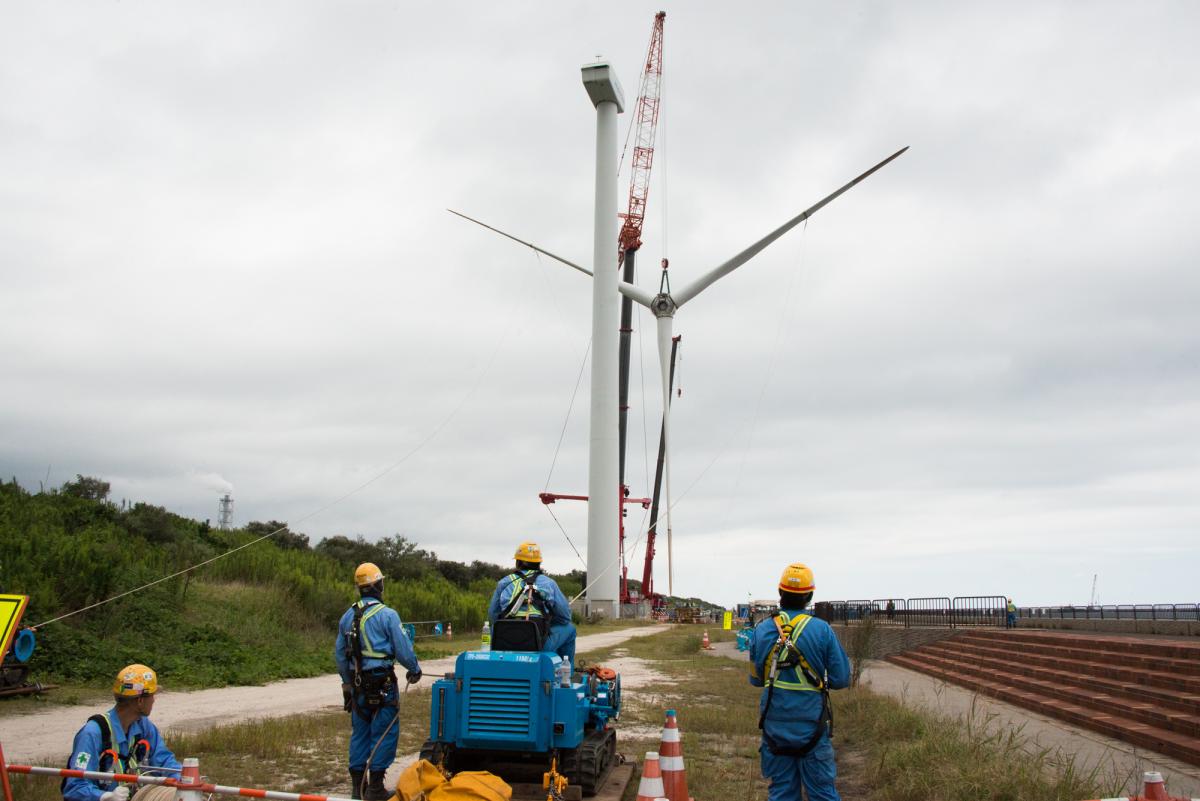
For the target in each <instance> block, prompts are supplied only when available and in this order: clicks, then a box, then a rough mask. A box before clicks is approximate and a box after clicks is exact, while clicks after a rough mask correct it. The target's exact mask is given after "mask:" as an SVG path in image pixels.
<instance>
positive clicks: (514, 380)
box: [0, 0, 1200, 604]
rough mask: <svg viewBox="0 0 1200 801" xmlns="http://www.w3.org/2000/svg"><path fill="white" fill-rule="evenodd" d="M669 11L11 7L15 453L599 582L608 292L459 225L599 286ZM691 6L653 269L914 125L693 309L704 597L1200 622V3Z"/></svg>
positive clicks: (686, 384)
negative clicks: (807, 587)
mask: <svg viewBox="0 0 1200 801" xmlns="http://www.w3.org/2000/svg"><path fill="white" fill-rule="evenodd" d="M659 7H660V6H659V5H655V4H645V3H632V2H631V3H618V4H612V3H608V4H597V3H540V4H537V3H503V4H498V3H443V4H420V5H417V4H411V5H410V4H405V3H398V2H373V1H366V0H364V1H362V2H342V3H333V2H329V3H313V2H305V3H296V2H278V3H268V2H253V3H242V2H217V3H200V2H192V3H186V2H170V3H164V2H149V1H148V0H124V1H123V2H91V3H81V2H75V3H68V2H45V3H34V2H25V3H16V2H13V3H9V4H7V5H6V10H5V14H4V22H3V24H2V25H0V275H2V277H3V284H2V290H0V337H2V338H3V342H4V347H3V348H0V376H3V378H2V379H0V473H2V474H3V475H4V476H5V477H8V476H16V478H17V479H18V480H19V481H20V482H21V484H22V485H24V486H25V487H27V488H31V489H35V490H36V489H37V487H38V486H39V483H40V482H46V483H47V486H58V485H61V484H62V483H63V482H64V481H67V480H70V479H71V478H73V477H74V476H75V475H76V474H77V473H82V474H85V475H94V476H99V477H102V478H104V479H106V480H108V481H110V482H111V483H112V487H113V497H114V498H115V499H117V500H121V499H128V500H130V501H147V502H150V503H154V504H160V505H165V506H167V507H168V508H170V509H172V510H173V511H176V512H178V513H180V514H185V515H189V516H192V517H196V518H200V519H203V518H211V519H213V520H214V521H215V519H216V516H217V498H218V495H219V494H220V493H222V492H224V491H231V492H232V494H233V496H234V498H235V502H236V508H235V522H236V523H238V524H245V523H246V522H248V521H250V520H267V519H279V520H287V521H289V522H291V523H292V526H293V528H294V529H296V530H299V531H303V532H305V533H307V534H309V536H310V538H311V539H312V540H313V541H316V540H318V539H320V538H322V537H326V536H331V535H335V534H346V535H351V536H353V535H362V536H364V537H367V538H368V539H375V538H378V537H381V536H385V535H389V534H396V533H399V534H403V535H404V536H406V537H409V538H410V539H412V540H415V541H416V542H418V543H419V544H420V545H421V546H422V547H425V548H429V549H432V550H434V551H436V552H437V553H438V554H439V555H440V556H442V557H445V558H453V559H463V560H470V559H473V558H482V559H487V560H491V561H496V562H507V561H508V560H509V558H510V557H511V554H512V550H513V548H514V546H515V544H516V543H517V542H518V541H520V540H522V539H525V538H533V539H536V540H538V541H540V542H541V544H542V546H543V548H544V550H545V552H546V555H547V560H546V564H547V567H548V568H549V569H552V570H569V569H571V568H574V567H579V566H581V565H580V562H579V560H578V559H577V557H576V556H575V554H574V553H573V551H572V549H571V546H570V545H569V544H568V542H567V540H566V538H565V537H564V536H563V533H562V532H560V531H559V529H558V527H557V525H556V524H555V521H554V520H553V519H552V518H551V517H550V515H549V514H547V511H546V510H545V509H544V508H543V507H542V505H541V503H540V502H539V501H538V498H537V493H538V492H540V491H542V490H543V489H544V488H546V487H547V477H548V475H549V474H550V469H551V463H552V460H553V459H554V456H555V449H556V444H557V443H558V439H559V434H560V431H562V429H563V421H564V419H566V416H567V409H568V405H569V402H570V400H571V397H572V392H573V389H574V387H575V381H576V376H577V375H578V374H579V371H580V367H581V364H582V359H583V358H584V353H585V350H586V349H587V346H588V339H589V336H590V323H589V315H590V291H591V288H590V285H589V283H588V279H586V278H585V277H583V276H581V275H580V274H578V273H576V272H574V271H571V270H569V269H566V268H564V267H562V266H561V265H558V264H556V263H554V262H551V261H548V260H546V259H544V258H541V259H539V258H538V257H537V256H535V255H534V254H533V253H532V252H531V251H529V250H527V249H524V248H521V247H519V246H517V245H515V244H513V243H511V242H509V241H507V240H504V239H501V238H499V237H497V236H496V235H495V234H492V233H490V232H487V231H485V230H483V229H480V228H477V227H475V226H472V225H470V224H469V223H466V222H464V221H462V220H460V219H459V218H456V217H453V216H452V215H450V214H448V213H446V211H445V209H446V208H447V207H452V208H457V209H461V210H463V211H465V212H466V213H468V214H472V215H474V216H478V217H480V218H483V219H485V220H487V221H489V222H491V223H492V224H494V225H497V226H499V227H502V228H505V229H507V230H510V231H512V232H513V233H515V234H517V235H518V236H522V237H524V238H528V239H533V240H535V241H537V242H538V243H539V244H541V245H542V246H544V247H546V248H548V249H550V250H552V251H555V252H557V253H560V254H562V255H564V256H566V257H568V258H573V259H575V260H577V261H580V262H582V263H588V262H589V261H590V259H591V248H592V230H591V228H592V205H593V192H594V186H593V170H594V162H593V159H594V147H595V144H594V135H595V133H594V132H595V114H594V111H593V109H592V106H591V104H590V102H589V101H588V99H587V96H586V94H585V92H584V90H583V88H582V86H581V83H580V73H579V68H580V66H581V65H583V64H584V63H587V62H590V61H592V60H594V59H595V57H596V56H597V55H600V56H603V57H604V58H606V59H608V60H610V61H611V63H612V64H613V65H614V67H615V70H616V72H617V74H618V76H619V78H620V80H621V81H622V83H623V85H624V89H625V94H626V97H627V98H628V105H629V106H630V109H629V111H632V105H633V101H634V99H635V98H636V95H637V91H638V84H639V70H640V67H641V62H642V60H643V58H644V54H645V49H646V44H647V41H648V39H649V34H650V28H651V23H652V21H653V15H654V12H655V11H657V10H658V9H659ZM665 10H666V11H667V20H666V36H665V48H664V53H665V80H664V88H663V101H662V117H661V121H660V130H659V139H658V150H657V154H656V158H655V164H654V179H653V183H652V188H651V192H650V201H649V212H648V215H647V221H646V226H645V231H644V236H643V239H644V241H645V243H646V244H645V246H644V247H643V249H642V251H641V253H640V254H639V263H640V264H641V265H642V266H643V267H644V268H645V269H643V270H641V271H639V272H640V274H639V277H638V283H639V285H641V286H642V287H644V288H647V289H650V290H654V289H656V288H657V284H658V275H657V273H658V269H657V264H658V261H659V259H661V258H662V257H664V256H666V257H668V258H669V259H670V263H671V275H672V280H673V282H674V284H675V285H676V286H680V285H682V284H683V283H685V282H686V281H688V280H690V279H691V278H692V277H695V276H696V275H698V274H699V273H700V272H701V271H703V270H705V269H707V268H709V267H711V266H714V265H715V264H716V263H718V262H720V261H722V260H724V259H725V258H727V257H728V256H730V255H732V254H733V253H736V252H737V251H738V250H740V249H741V248H742V247H744V246H745V245H747V244H749V243H750V242H752V241H753V240H755V239H757V238H758V237H759V236H761V235H762V234H764V233H766V232H767V231H769V230H771V229H772V228H774V227H775V226H777V225H778V224H780V223H781V222H783V221H784V220H786V219H787V218H789V217H791V216H793V215H795V214H797V213H798V212H799V211H801V210H802V209H804V208H805V207H807V206H808V205H810V204H811V203H813V202H814V201H816V200H818V199H819V198H820V197H822V196H824V195H825V194H827V193H828V192H830V191H832V190H833V189H834V188H836V187H837V186H839V185H840V184H842V183H843V182H844V181H846V180H848V179H849V178H851V177H853V176H854V175H857V174H858V173H859V172H861V171H863V170H864V169H866V168H867V167H869V166H870V165H872V164H874V163H875V162H877V161H879V160H880V159H882V158H883V157H885V156H886V155H888V154H890V153H892V152H894V151H895V150H897V149H898V148H900V147H902V146H904V145H909V146H911V150H910V151H909V152H908V153H907V154H906V155H904V156H903V157H902V158H900V159H899V160H898V161H896V162H894V163H893V164H892V165H890V166H888V167H887V168H885V169H884V170H882V171H881V172H879V173H878V174H876V175H875V176H873V177H872V178H870V179H869V180H868V181H866V182H865V183H863V184H861V185H860V186H858V187H857V188H855V189H854V190H852V191H851V192H850V193H848V194H846V195H844V196H843V197H842V198H840V199H838V200H837V201H835V202H834V203H833V204H831V205H830V206H828V207H826V208H825V209H824V210H822V211H821V212H820V213H819V214H817V215H816V216H815V217H813V219H812V220H811V221H810V222H809V223H808V224H807V227H800V228H797V229H795V230H794V231H792V232H791V233H790V234H788V235H787V236H786V237H784V238H783V239H781V240H780V241H778V242H777V243H776V244H774V245H773V246H771V247H770V248H769V249H768V250H767V251H765V252H764V253H763V254H762V255H760V256H759V257H758V258H756V259H755V260H754V261H752V262H750V263H749V264H748V265H747V266H746V267H744V268H743V269H742V270H740V271H738V272H736V273H734V274H733V275H732V276H730V277H728V278H726V279H724V280H722V281H721V282H720V283H718V284H717V285H715V286H714V287H713V288H712V289H711V290H709V291H708V292H707V293H705V294H704V295H703V296H701V297H700V298H698V299H697V300H695V301H693V302H692V303H690V304H689V305H688V306H687V307H686V308H685V309H684V310H683V311H681V312H680V314H679V316H678V317H677V319H676V332H677V333H679V334H682V336H683V345H682V362H681V365H680V367H679V378H680V381H679V383H680V386H681V388H682V395H681V396H680V397H678V398H677V399H676V401H675V406H674V410H675V413H674V416H673V418H672V419H673V432H674V433H673V445H674V451H675V462H674V465H675V466H674V470H673V475H674V480H673V483H674V490H675V496H676V501H677V504H676V506H675V512H674V576H675V581H674V585H675V591H676V593H678V594H693V595H701V596H703V597H705V598H708V599H710V600H713V601H717V602H722V603H726V604H732V603H735V602H738V601H744V600H745V599H746V598H747V597H750V596H753V597H770V596H771V595H773V594H774V587H775V583H776V581H777V580H778V576H779V573H780V571H781V569H782V567H783V566H784V565H785V564H787V563H788V562H790V561H794V560H802V561H805V562H807V563H808V564H809V565H811V566H812V567H813V569H814V571H815V573H816V581H817V595H818V599H825V600H833V599H858V598H882V597H888V596H895V597H916V596H955V595H992V594H1009V595H1012V596H1014V598H1015V599H1016V600H1017V601H1018V603H1022V604H1026V603H1028V604H1035V603H1085V602H1087V601H1088V599H1089V596H1090V594H1091V589H1092V578H1093V575H1098V582H1097V584H1098V587H1097V591H1098V595H1099V598H1100V600H1101V601H1102V602H1104V603H1126V602H1195V601H1197V600H1200V598H1198V597H1197V595H1198V593H1197V591H1196V585H1197V581H1196V575H1197V569H1198V567H1200V544H1198V543H1200V537H1198V536H1197V534H1198V533H1200V493H1198V491H1197V489H1198V487H1200V313H1197V308H1198V307H1200V273H1198V270H1197V267H1198V264H1197V261H1198V258H1197V257H1198V254H1200V225H1197V222H1196V213H1197V209H1198V207H1200V204H1198V203H1197V189H1196V187H1197V186H1198V185H1200V136H1198V135H1197V132H1198V131H1200V81H1198V80H1197V76H1200V51H1198V50H1197V48H1196V47H1195V43H1196V34H1197V31H1198V30H1200V6H1198V5H1196V4H1194V3H1190V2H1177V3H1137V4H1133V3H1050V2H1040V3H1017V4H1014V3H1011V2H1004V3H971V4H967V3H959V2H944V3H934V2H916V3H904V4H899V3H879V2H874V3H858V4H820V5H815V4H810V3H795V2H786V3H778V4H755V5H753V6H749V7H741V8H739V9H738V10H735V8H734V6H732V5H730V4H728V3H715V2H708V3H696V2H690V3H679V4H674V5H668V6H666V9H665ZM630 117H631V114H630V113H629V112H627V113H626V114H624V115H622V117H621V118H620V120H621V122H620V131H621V134H620V139H621V141H622V142H623V141H624V138H625V130H626V127H627V126H628V123H629V118H630ZM626 166H627V165H626ZM627 182H628V178H627V174H626V173H623V174H622V176H621V179H620V187H621V189H620V194H621V196H622V198H624V197H625V195H626V193H627V191H628V190H627V187H628V183H627ZM613 231H614V236H615V232H616V221H615V220H614V222H613ZM635 328H636V333H635V335H634V336H635V339H634V345H633V350H634V364H633V377H632V382H631V383H632V387H633V396H632V398H631V405H632V409H631V412H630V415H631V417H630V420H631V426H630V432H631V434H630V442H629V448H630V456H629V462H630V483H631V485H632V491H633V493H634V494H635V495H641V494H646V493H647V492H648V483H649V480H652V478H653V462H652V459H653V456H652V455H651V456H649V457H647V455H646V454H647V452H651V453H652V452H653V451H654V449H655V448H656V447H657V443H656V440H655V438H654V436H653V435H654V432H655V431H656V430H657V420H658V417H659V415H660V412H661V410H660V408H659V406H660V403H659V400H658V397H659V396H658V391H659V390H658V378H657V364H656V356H655V351H654V345H653V342H654V339H653V331H654V325H653V320H652V319H651V318H649V317H648V316H647V315H646V314H645V313H642V314H641V315H640V316H639V317H638V318H636V319H635ZM614 336H615V331H614ZM587 384H588V378H587V372H586V371H585V372H584V381H583V386H582V387H581V388H580V394H579V398H578V399H577V400H576V403H575V408H574V412H573V414H572V415H571V417H570V419H569V422H568V423H567V426H566V430H565V437H564V441H563V447H562V450H561V452H560V453H559V454H558V458H557V464H556V467H555V469H554V471H553V475H552V476H551V477H550V480H549V489H551V490H554V491H559V492H567V493H572V492H575V493H584V492H586V488H587V480H586V472H587V468H586V462H587V455H586V445H587V400H586V397H587V392H588V386H587ZM644 432H646V433H644ZM647 465H648V467H647ZM389 468H391V469H390V470H389ZM647 473H649V478H648V477H647ZM380 476H382V477H380ZM47 478H48V481H47ZM372 479H377V480H374V481H373V482H372V483H370V484H368V485H367V486H366V487H365V488H363V489H361V490H360V491H357V492H353V493H352V491H353V490H355V489H356V488H358V487H361V486H362V485H363V484H364V483H366V482H369V481H371V480H372ZM347 493H352V494H350V495H349V497H345V498H344V500H341V501H339V502H337V503H335V504H333V505H332V506H330V504H331V503H332V502H334V501H336V500H337V499H338V498H341V497H342V496H345V495H347ZM326 507H328V508H326ZM554 508H555V511H556V514H557V515H558V516H559V519H560V520H561V521H562V524H563V526H564V527H565V529H566V532H567V534H568V535H569V536H570V538H571V539H572V540H573V541H574V543H575V544H576V546H577V547H578V548H579V550H580V551H581V552H583V553H585V554H586V547H585V544H586V511H585V509H584V508H583V505H582V504H578V503H575V504H572V503H567V502H563V503H559V504H557V505H556V506H555V507H554ZM318 510H323V511H318ZM314 512H316V514H314ZM642 519H643V518H642V514H641V511H640V510H635V511H631V512H630V522H631V526H630V528H631V529H634V530H632V531H631V532H630V539H631V540H637V541H638V542H639V543H640V533H639V532H638V531H637V530H636V529H637V526H638V525H639V524H642ZM642 525H643V526H644V524H642ZM665 555H666V549H665V547H663V548H662V549H661V550H660V559H659V561H658V562H657V571H656V582H657V584H658V585H659V587H660V588H661V589H665V588H666V584H667V571H666V559H665ZM630 557H631V562H632V563H633V566H632V567H631V570H630V574H631V575H633V576H640V574H641V561H642V548H641V547H640V544H639V546H638V547H636V548H634V549H632V550H631V553H630Z"/></svg>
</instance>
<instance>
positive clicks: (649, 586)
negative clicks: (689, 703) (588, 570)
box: [617, 11, 667, 606]
mask: <svg viewBox="0 0 1200 801" xmlns="http://www.w3.org/2000/svg"><path fill="white" fill-rule="evenodd" d="M666 18H667V13H666V12H665V11H660V12H658V13H657V14H655V15H654V26H653V27H652V28H651V29H650V45H649V47H647V48H646V60H645V63H644V65H643V68H642V85H641V89H640V91H639V92H638V100H637V106H636V107H635V108H634V112H633V115H634V116H633V154H632V158H631V159H630V162H629V164H630V169H629V207H628V210H627V211H626V212H625V213H624V214H621V215H620V217H621V218H622V219H623V220H624V223H623V224H622V226H621V233H620V235H619V237H618V241H617V254H618V263H619V266H620V267H622V268H623V270H624V274H623V276H622V278H623V280H624V281H625V282H626V283H633V280H634V260H635V257H636V253H637V250H638V248H640V247H641V246H642V222H643V221H644V220H645V217H646V202H647V200H648V198H649V194H650V168H651V167H653V166H654V136H655V133H656V131H657V129H658V108H659V104H660V101H661V99H662V96H661V90H662V71H663V23H664V22H665V21H666ZM632 322H633V304H632V302H631V301H630V299H629V298H624V297H623V298H622V299H621V329H620V335H621V346H620V426H619V428H620V432H619V433H620V481H621V497H623V498H625V497H628V495H629V488H628V487H627V486H626V484H625V441H626V434H627V432H628V425H627V417H628V412H629V349H630V335H631V334H632V332H633V326H632ZM656 495H657V493H656ZM654 505H655V506H656V507H657V503H656V504H654ZM619 520H620V525H619V527H618V537H619V538H620V542H619V544H618V553H619V555H620V559H621V578H620V582H621V603H625V604H627V603H631V602H633V601H635V600H637V599H635V598H634V597H631V595H630V593H629V578H628V573H629V568H628V566H627V565H626V564H625V509H624V504H622V508H621V514H620V518H619ZM654 534H655V532H654V525H653V523H652V524H651V527H650V530H649V532H647V535H646V559H645V565H644V568H643V570H642V592H641V598H643V599H648V600H650V602H651V603H652V604H654V605H655V606H658V605H660V604H661V598H660V597H659V596H657V595H656V594H655V593H654V588H653V578H654V577H653V567H654Z"/></svg>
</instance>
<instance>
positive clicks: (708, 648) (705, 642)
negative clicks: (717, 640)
mask: <svg viewBox="0 0 1200 801" xmlns="http://www.w3.org/2000/svg"><path fill="white" fill-rule="evenodd" d="M700 647H701V648H703V649H704V650H705V651H711V650H712V649H713V647H712V643H711V642H709V639H708V632H707V631H706V632H704V639H702V640H700Z"/></svg>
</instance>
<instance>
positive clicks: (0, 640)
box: [0, 595, 29, 659]
mask: <svg viewBox="0 0 1200 801" xmlns="http://www.w3.org/2000/svg"><path fill="white" fill-rule="evenodd" d="M28 603H29V596H28V595H0V659H3V658H4V655H5V654H7V653H8V647H9V646H10V645H12V641H13V637H16V636H17V626H19V625H21V615H23V614H25V605H26V604H28Z"/></svg>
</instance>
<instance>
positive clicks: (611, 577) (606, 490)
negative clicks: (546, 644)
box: [583, 64, 623, 618]
mask: <svg viewBox="0 0 1200 801" xmlns="http://www.w3.org/2000/svg"><path fill="white" fill-rule="evenodd" d="M583 84H584V86H585V87H586V88H587V91H588V95H589V96H590V97H591V99H592V102H593V103H594V104H595V106H596V209H595V225H594V238H593V246H592V270H593V276H592V408H591V418H590V424H589V443H588V445H589V448H588V545H587V551H588V558H587V581H588V591H587V607H588V611H589V613H592V614H595V613H599V614H602V615H606V616H609V617H614V618H615V617H619V616H620V611H621V605H620V592H619V581H618V578H619V576H618V574H619V571H620V569H619V567H618V560H617V527H618V522H619V521H618V517H617V516H618V515H619V514H620V512H621V494H620V487H618V486H617V485H618V483H619V478H618V475H617V470H618V468H617V420H618V414H617V344H618V336H617V334H618V331H617V329H618V328H619V326H620V298H619V295H618V293H617V223H618V218H617V114H619V113H620V112H621V111H622V110H623V108H622V105H623V103H622V100H623V98H622V95H621V86H620V84H619V83H618V82H617V80H616V77H615V76H614V75H613V74H612V72H611V70H610V68H609V67H608V65H607V64H595V65H589V66H586V67H584V68H583Z"/></svg>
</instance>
